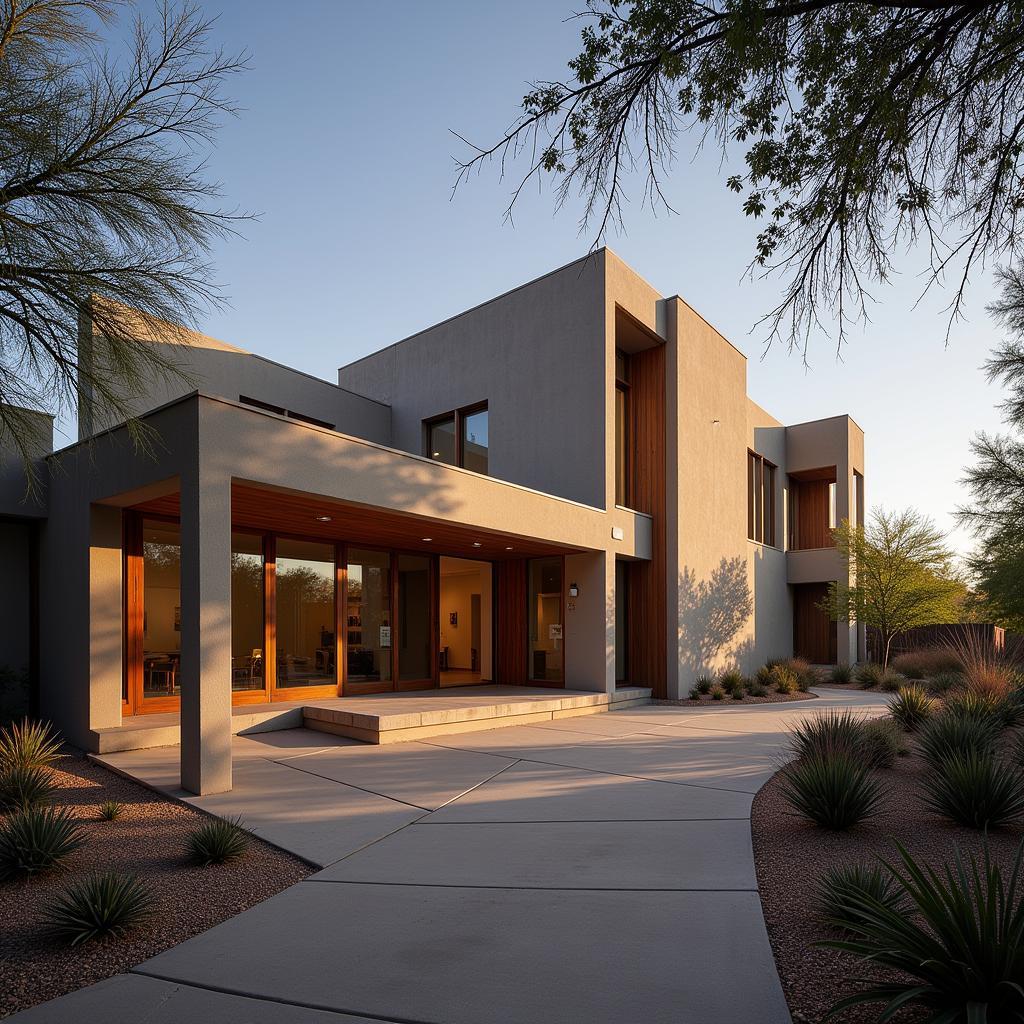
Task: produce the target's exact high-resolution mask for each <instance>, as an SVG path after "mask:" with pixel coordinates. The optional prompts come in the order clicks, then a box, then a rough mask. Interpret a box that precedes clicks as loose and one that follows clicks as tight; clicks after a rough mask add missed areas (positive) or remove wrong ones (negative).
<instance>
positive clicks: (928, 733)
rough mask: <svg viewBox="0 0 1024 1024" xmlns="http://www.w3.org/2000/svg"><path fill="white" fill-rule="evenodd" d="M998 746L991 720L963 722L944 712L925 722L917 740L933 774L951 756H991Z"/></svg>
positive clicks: (994, 725)
mask: <svg viewBox="0 0 1024 1024" xmlns="http://www.w3.org/2000/svg"><path fill="white" fill-rule="evenodd" d="M998 742H999V728H998V723H997V722H996V720H995V719H994V718H991V717H986V718H964V717H961V716H960V715H953V714H949V713H948V712H947V711H943V712H942V713H941V714H939V715H936V716H935V717H934V718H932V719H931V720H929V721H927V722H925V724H924V725H923V726H922V727H921V730H920V732H919V733H918V737H917V743H918V748H919V749H920V751H921V754H922V756H923V757H924V759H925V760H926V761H927V762H928V764H929V766H930V767H931V768H933V769H934V770H936V771H937V770H938V769H939V768H940V766H941V765H942V762H943V761H945V760H946V759H947V758H949V757H952V756H953V755H954V754H982V755H986V756H987V755H990V754H994V753H995V751H996V746H997V744H998Z"/></svg>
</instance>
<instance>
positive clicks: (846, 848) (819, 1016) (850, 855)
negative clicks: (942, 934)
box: [751, 752, 1022, 1024]
mask: <svg viewBox="0 0 1024 1024" xmlns="http://www.w3.org/2000/svg"><path fill="white" fill-rule="evenodd" d="M926 770H927V769H926V766H925V764H924V762H923V761H922V759H921V758H920V757H918V756H917V754H916V753H913V752H911V753H910V755H909V756H907V757H902V758H899V759H898V760H897V763H896V766H895V767H894V768H892V769H888V770H886V771H883V772H881V773H880V775H881V776H882V778H883V780H884V782H885V784H886V786H887V788H888V792H887V795H886V797H885V800H884V803H883V808H882V811H881V813H880V814H879V815H878V816H877V817H875V818H874V819H872V820H871V821H870V822H867V823H864V824H862V825H859V826H857V827H856V828H854V829H851V830H850V831H849V832H846V833H841V832H838V833H837V832H828V831H826V830H824V829H819V828H817V827H816V826H814V825H811V824H809V823H806V822H804V821H803V820H801V819H800V818H795V817H792V814H791V809H790V807H789V805H788V804H787V803H786V801H785V800H784V799H783V798H782V794H781V787H780V784H779V778H778V776H777V775H776V776H775V777H773V778H772V779H770V780H769V781H768V783H766V784H765V786H764V787H763V788H762V789H761V791H760V792H759V793H758V794H757V796H756V797H755V798H754V806H753V811H752V814H751V829H752V832H753V839H754V860H755V863H756V866H757V879H758V886H759V888H760V892H761V905H762V907H763V909H764V917H765V923H766V924H767V927H768V936H769V938H770V939H771V944H772V950H773V952H774V954H775V964H776V967H777V968H778V971H779V977H780V978H781V979H782V987H783V990H784V991H785V994H786V999H787V1000H788V1002H789V1008H790V1011H791V1013H792V1015H793V1020H794V1022H796V1024H818V1022H820V1021H822V1020H823V1019H824V1017H825V1014H826V1012H827V1011H828V1009H829V1007H830V1006H831V1005H832V1004H833V1003H834V1002H835V1001H836V1000H837V999H839V998H840V996H841V995H843V994H846V993H847V992H848V991H849V989H848V988H846V987H844V986H843V985H842V980H843V978H845V977H850V976H854V977H863V976H865V974H866V973H867V972H865V970H864V969H863V968H861V967H859V966H858V964H857V961H856V958H854V957H853V956H851V955H850V954H847V953H843V952H839V951H837V950H831V949H820V948H813V947H812V946H811V943H813V942H815V941H816V940H819V939H823V938H832V937H835V933H834V932H832V931H831V929H829V928H828V927H827V926H826V925H824V924H823V923H822V922H821V920H820V919H819V918H818V917H817V916H816V915H815V913H814V911H813V908H812V897H813V893H814V890H815V888H816V886H817V883H818V879H819V878H820V876H821V874H822V872H823V871H824V870H825V869H826V868H827V867H829V866H830V865H833V864H836V863H854V862H866V863H872V862H874V860H875V857H876V856H877V855H882V856H884V857H885V858H886V859H890V860H895V859H896V858H897V857H898V853H897V850H896V847H895V843H896V841H899V842H900V843H902V844H903V846H904V847H906V849H907V850H909V851H910V852H911V853H912V854H913V855H914V856H915V857H918V858H921V859H923V860H925V861H926V862H929V863H933V864H937V863H939V862H941V861H944V860H946V859H949V858H951V856H952V852H953V848H954V846H955V845H958V846H959V847H960V849H961V850H962V851H964V854H965V855H966V854H967V853H968V852H971V851H974V852H980V851H981V847H982V835H981V833H980V832H977V831H974V830H973V829H966V828H961V827H959V826H957V825H953V824H951V823H948V822H946V821H945V820H944V819H942V818H939V817H938V816H937V815H935V814H933V813H932V812H931V811H929V810H928V809H927V808H926V807H925V806H924V804H923V803H922V801H921V796H920V794H921V793H922V792H923V776H924V772H925V771H926ZM1021 835H1022V832H1021V829H1020V828H1014V829H1000V830H998V831H994V832H991V833H990V834H989V846H990V850H991V852H992V854H993V857H994V858H995V859H996V860H998V861H999V862H1000V863H1001V864H1003V866H1004V868H1005V867H1007V866H1008V865H1009V864H1010V863H1011V862H1012V860H1013V857H1014V855H1015V853H1016V851H1017V845H1018V843H1019V842H1020V841H1021ZM879 1008H880V1007H879V1005H878V1004H876V1005H875V1006H874V1007H871V1006H869V1007H866V1008H861V1009H858V1010H856V1011H849V1012H847V1013H846V1014H845V1015H843V1016H840V1017H835V1018H832V1019H833V1020H837V1021H842V1022H845V1024H849V1022H857V1024H862V1022H864V1024H866V1022H868V1021H872V1022H874V1021H876V1020H877V1019H878V1012H879ZM896 1019H897V1020H898V1021H900V1022H906V1021H914V1020H917V1019H921V1018H920V1017H918V1016H916V1015H914V1014H903V1015H902V1016H899V1017H897V1018H896Z"/></svg>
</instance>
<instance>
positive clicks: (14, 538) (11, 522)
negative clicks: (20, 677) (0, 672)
mask: <svg viewBox="0 0 1024 1024" xmlns="http://www.w3.org/2000/svg"><path fill="white" fill-rule="evenodd" d="M31 543H32V524H31V523H28V522H24V521H18V520H15V519H2V518H0V565H2V566H3V567H4V572H3V586H0V669H3V668H11V669H15V670H17V671H21V670H22V669H27V668H28V665H29V654H30V645H29V625H30V618H31V616H30V605H29V597H30V590H29V573H30V571H31V569H30V567H31Z"/></svg>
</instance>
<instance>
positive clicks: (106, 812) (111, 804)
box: [100, 800, 124, 821]
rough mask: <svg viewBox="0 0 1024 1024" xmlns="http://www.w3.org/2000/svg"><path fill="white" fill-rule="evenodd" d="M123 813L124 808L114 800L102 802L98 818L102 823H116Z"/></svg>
mask: <svg viewBox="0 0 1024 1024" xmlns="http://www.w3.org/2000/svg"><path fill="white" fill-rule="evenodd" d="M123 813H124V807H123V806H122V805H121V804H119V803H118V802H117V801H116V800H104V801H103V803H101V804H100V817H101V818H102V819H103V820H104V821H117V819H118V818H120V817H121V815H122V814H123Z"/></svg>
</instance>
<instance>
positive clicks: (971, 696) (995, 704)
mask: <svg viewBox="0 0 1024 1024" xmlns="http://www.w3.org/2000/svg"><path fill="white" fill-rule="evenodd" d="M944 711H945V713H946V714H947V715H952V716H955V717H957V718H973V719H979V720H981V719H987V720H989V721H990V722H992V723H993V724H994V725H995V726H996V727H997V728H1000V729H1001V728H1002V727H1003V726H1004V725H1005V724H1006V723H1005V719H1004V717H1003V701H1002V699H1001V698H1000V697H994V696H992V695H991V694H986V693H979V692H977V691H975V690H969V689H961V690H957V691H956V692H955V693H950V694H949V695H948V696H947V697H946V700H945V704H944Z"/></svg>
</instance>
